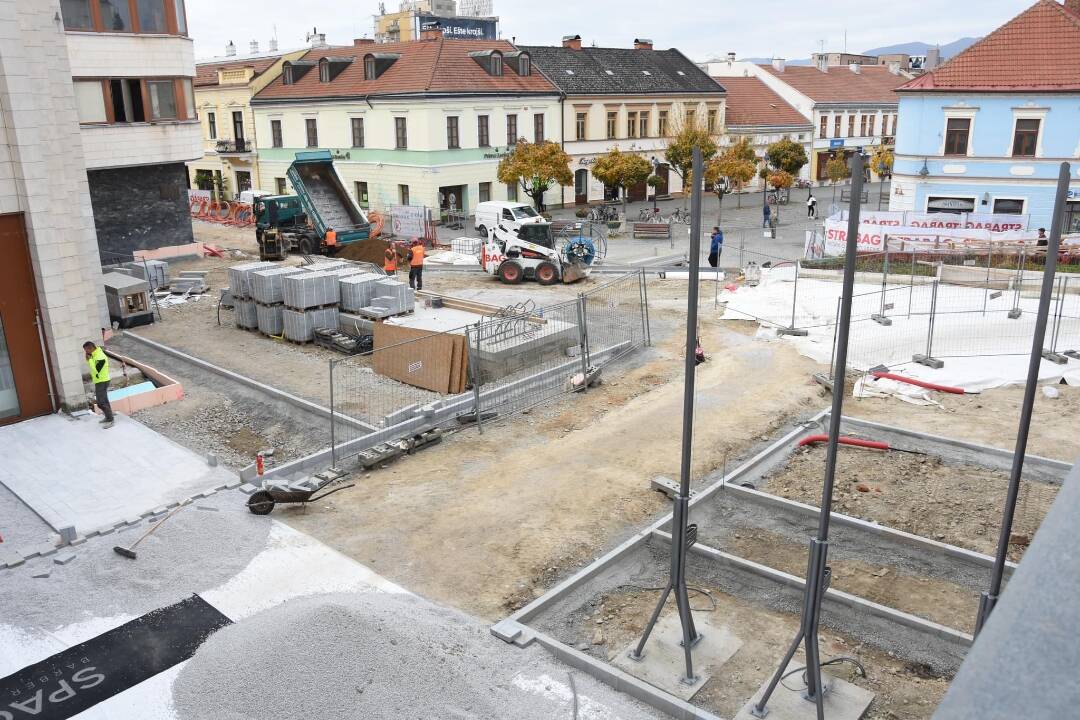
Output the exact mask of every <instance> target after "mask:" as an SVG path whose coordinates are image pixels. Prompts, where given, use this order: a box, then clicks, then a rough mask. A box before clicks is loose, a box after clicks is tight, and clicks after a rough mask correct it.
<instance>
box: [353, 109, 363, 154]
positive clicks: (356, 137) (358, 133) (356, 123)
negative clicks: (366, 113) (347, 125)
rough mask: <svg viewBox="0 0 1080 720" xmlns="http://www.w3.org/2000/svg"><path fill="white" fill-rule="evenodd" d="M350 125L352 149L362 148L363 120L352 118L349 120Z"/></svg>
mask: <svg viewBox="0 0 1080 720" xmlns="http://www.w3.org/2000/svg"><path fill="white" fill-rule="evenodd" d="M351 123H352V146H353V147H354V148H362V147H364V118H358V117H354V118H351Z"/></svg>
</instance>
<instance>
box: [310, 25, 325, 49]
mask: <svg viewBox="0 0 1080 720" xmlns="http://www.w3.org/2000/svg"><path fill="white" fill-rule="evenodd" d="M306 39H307V41H308V42H309V43H311V47H313V48H324V47H328V45H327V44H326V33H321V32H319V29H318V28H311V32H309V33H308V34H307V38H306Z"/></svg>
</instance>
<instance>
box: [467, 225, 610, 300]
mask: <svg viewBox="0 0 1080 720" xmlns="http://www.w3.org/2000/svg"><path fill="white" fill-rule="evenodd" d="M595 259H596V247H595V245H594V244H593V241H592V240H591V239H589V238H587V237H584V236H580V235H579V236H576V237H574V236H571V237H569V238H567V239H565V240H562V239H560V240H558V241H557V240H556V238H555V234H554V232H553V231H552V227H551V223H546V222H543V223H531V224H527V225H522V226H521V227H520V228H517V229H516V230H510V229H508V228H506V227H505V226H503V225H502V224H501V223H500V224H499V225H498V226H497V227H495V228H493V229H492V230H490V231H489V232H488V237H487V240H485V241H484V244H483V245H482V246H481V247H480V257H479V260H480V267H482V268H483V269H484V272H486V273H488V274H489V275H494V276H495V277H497V278H499V279H500V280H502V281H503V282H504V283H507V284H510V285H516V284H518V283H520V282H521V281H522V280H535V281H537V282H538V283H540V284H541V285H554V284H556V283H559V282H563V283H572V282H577V281H578V280H581V279H582V278H585V277H587V276H588V275H589V271H590V267H591V265H592V263H593V261H594V260H595Z"/></svg>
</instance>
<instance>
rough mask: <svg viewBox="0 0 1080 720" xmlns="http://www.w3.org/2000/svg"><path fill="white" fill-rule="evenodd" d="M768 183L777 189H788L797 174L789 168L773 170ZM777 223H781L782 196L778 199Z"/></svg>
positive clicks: (793, 182)
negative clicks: (792, 172) (793, 173)
mask: <svg viewBox="0 0 1080 720" xmlns="http://www.w3.org/2000/svg"><path fill="white" fill-rule="evenodd" d="M768 183H769V184H770V185H772V186H773V187H774V188H776V189H777V190H786V189H787V188H789V187H791V186H792V185H794V184H795V176H794V175H792V174H791V173H789V172H788V171H787V170H773V171H772V172H770V173H769V177H768ZM776 224H777V225H779V224H780V198H779V197H777V200H776Z"/></svg>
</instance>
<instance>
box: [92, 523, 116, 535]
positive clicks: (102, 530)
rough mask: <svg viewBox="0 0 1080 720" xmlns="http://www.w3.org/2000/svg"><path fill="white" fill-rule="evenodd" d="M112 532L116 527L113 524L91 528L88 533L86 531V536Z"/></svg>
mask: <svg viewBox="0 0 1080 720" xmlns="http://www.w3.org/2000/svg"><path fill="white" fill-rule="evenodd" d="M114 532H116V527H115V526H113V525H106V526H105V527H99V528H98V529H97V530H92V531H91V532H90V533H88V535H87V537H94V536H95V535H96V536H101V535H110V534H112V533H114Z"/></svg>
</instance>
